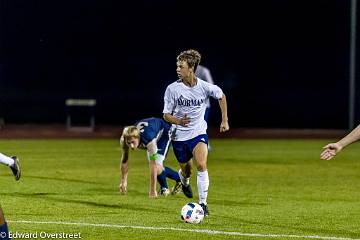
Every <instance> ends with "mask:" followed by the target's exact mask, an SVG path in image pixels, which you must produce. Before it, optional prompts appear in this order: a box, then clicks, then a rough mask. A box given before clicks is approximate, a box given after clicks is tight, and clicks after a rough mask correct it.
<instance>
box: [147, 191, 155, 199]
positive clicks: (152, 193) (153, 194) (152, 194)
mask: <svg viewBox="0 0 360 240" xmlns="http://www.w3.org/2000/svg"><path fill="white" fill-rule="evenodd" d="M149 198H157V192H156V191H150V192H149Z"/></svg>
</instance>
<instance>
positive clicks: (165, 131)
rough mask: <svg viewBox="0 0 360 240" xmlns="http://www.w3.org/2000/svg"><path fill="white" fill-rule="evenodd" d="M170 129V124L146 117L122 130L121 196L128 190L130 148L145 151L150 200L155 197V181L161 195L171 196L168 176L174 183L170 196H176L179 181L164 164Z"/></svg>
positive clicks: (175, 174)
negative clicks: (148, 174)
mask: <svg viewBox="0 0 360 240" xmlns="http://www.w3.org/2000/svg"><path fill="white" fill-rule="evenodd" d="M170 127H171V126H170V124H168V123H167V122H165V121H164V120H162V119H160V118H146V119H143V120H140V121H139V122H137V123H136V124H135V125H134V126H127V127H125V128H124V130H123V133H122V136H121V138H120V144H121V146H122V155H121V182H120V186H119V190H120V192H121V193H125V192H126V190H127V176H128V158H129V148H131V149H132V150H135V149H137V148H141V149H146V150H147V157H148V160H149V167H150V191H149V197H151V198H155V197H157V192H156V181H158V182H159V184H160V186H161V189H160V195H164V196H166V195H168V194H169V193H170V191H169V190H168V185H167V182H166V178H167V177H168V178H170V179H173V180H175V182H176V184H175V186H174V187H173V189H172V191H171V193H172V194H176V193H177V192H178V191H179V190H180V187H181V182H180V177H179V175H178V173H177V172H175V171H174V170H172V169H171V168H168V167H164V165H163V162H164V160H165V157H166V155H167V153H168V149H169V145H170V136H169V135H170Z"/></svg>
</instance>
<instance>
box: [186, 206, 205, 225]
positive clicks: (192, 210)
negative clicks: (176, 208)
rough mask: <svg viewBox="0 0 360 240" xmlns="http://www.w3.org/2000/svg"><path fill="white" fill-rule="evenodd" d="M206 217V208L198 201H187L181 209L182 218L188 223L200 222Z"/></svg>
mask: <svg viewBox="0 0 360 240" xmlns="http://www.w3.org/2000/svg"><path fill="white" fill-rule="evenodd" d="M203 219H204V210H203V209H202V207H201V206H200V205H199V204H198V203H193V202H190V203H187V204H185V206H183V208H182V209H181V220H183V221H184V222H186V223H200V222H201V221H202V220H203Z"/></svg>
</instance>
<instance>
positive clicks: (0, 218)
mask: <svg viewBox="0 0 360 240" xmlns="http://www.w3.org/2000/svg"><path fill="white" fill-rule="evenodd" d="M0 239H10V238H9V230H8V227H7V224H6V221H5V217H4V213H3V211H2V209H1V207H0Z"/></svg>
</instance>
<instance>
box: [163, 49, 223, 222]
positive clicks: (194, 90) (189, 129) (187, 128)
mask: <svg viewBox="0 0 360 240" xmlns="http://www.w3.org/2000/svg"><path fill="white" fill-rule="evenodd" d="M200 60H201V55H200V53H199V52H198V51H196V50H193V49H190V50H187V51H183V52H181V53H180V54H179V56H178V57H177V62H176V66H177V67H176V72H177V75H178V77H179V80H177V81H176V82H173V83H172V84H170V85H169V86H168V87H167V88H166V91H165V96H164V110H163V114H164V119H165V120H166V121H168V122H170V123H172V124H173V128H175V129H176V130H175V134H174V137H173V139H172V145H173V150H174V153H175V156H176V158H177V160H178V162H179V164H180V170H179V176H180V179H181V184H182V190H183V193H184V194H185V196H187V197H188V198H192V197H193V193H192V190H191V187H190V176H191V171H192V166H193V161H192V159H193V158H194V160H195V163H196V167H197V188H198V194H199V204H200V205H201V206H202V208H203V209H204V214H205V215H209V209H208V206H207V195H208V188H209V175H208V171H207V155H208V147H207V144H208V136H207V133H206V129H207V123H206V121H205V120H204V114H205V110H206V99H208V98H209V97H213V98H216V99H218V100H219V105H220V109H221V115H222V121H221V125H220V132H225V131H228V130H229V124H228V116H227V103H226V97H225V94H224V93H223V92H222V90H221V89H220V88H219V87H218V86H216V85H213V84H210V83H207V82H205V81H203V80H201V79H199V78H197V77H196V75H195V71H196V67H197V66H198V65H199V63H200Z"/></svg>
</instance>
